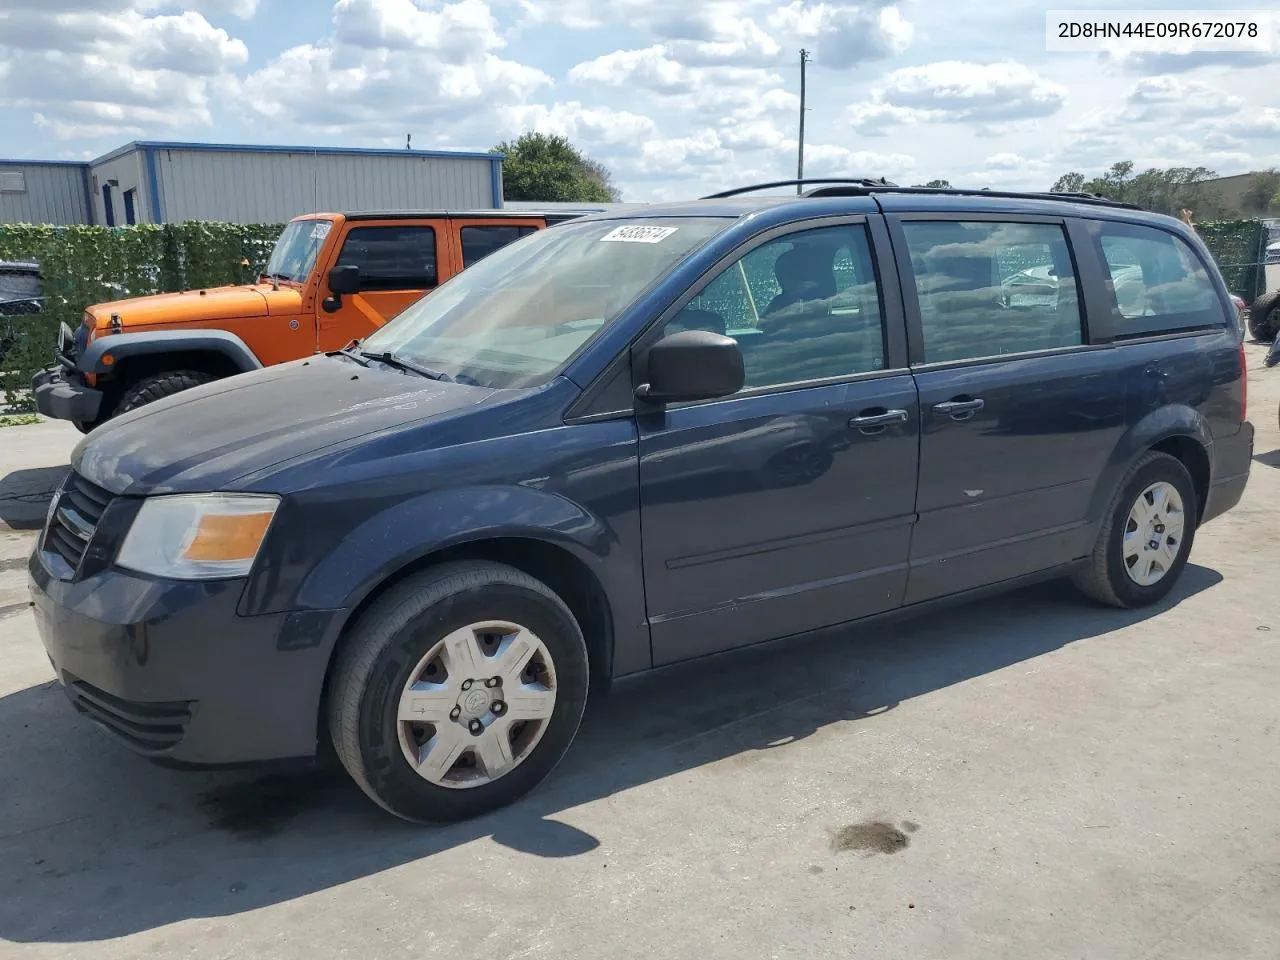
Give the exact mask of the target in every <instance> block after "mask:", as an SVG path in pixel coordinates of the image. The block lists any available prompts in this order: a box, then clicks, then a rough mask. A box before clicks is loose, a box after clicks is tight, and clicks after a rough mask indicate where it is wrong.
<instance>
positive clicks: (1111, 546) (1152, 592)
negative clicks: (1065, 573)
mask: <svg viewBox="0 0 1280 960" xmlns="http://www.w3.org/2000/svg"><path fill="white" fill-rule="evenodd" d="M1199 515H1200V512H1199V506H1198V502H1197V500H1196V490H1195V484H1193V483H1192V481H1191V474H1190V473H1188V472H1187V468H1186V467H1185V466H1184V465H1183V464H1182V461H1181V460H1178V459H1177V458H1176V457H1171V456H1169V455H1168V454H1167V453H1157V452H1154V451H1153V452H1151V453H1148V454H1147V455H1146V456H1145V457H1143V458H1142V459H1141V460H1140V461H1138V463H1137V464H1136V465H1135V466H1134V468H1133V469H1132V470H1131V471H1130V472H1129V476H1128V477H1127V478H1126V479H1125V482H1124V483H1123V484H1121V486H1120V490H1119V491H1118V492H1117V493H1116V496H1115V498H1114V499H1113V500H1112V502H1111V508H1110V510H1109V511H1108V513H1107V516H1106V519H1105V520H1104V521H1103V523H1102V527H1101V529H1100V530H1099V531H1098V540H1097V543H1096V544H1095V546H1094V549H1093V556H1092V557H1091V558H1090V561H1089V564H1088V566H1086V567H1084V568H1083V569H1082V570H1080V571H1079V572H1078V573H1077V574H1076V575H1075V577H1074V581H1075V584H1076V586H1077V587H1078V588H1079V589H1080V590H1081V592H1083V593H1084V594H1085V595H1086V596H1088V597H1091V598H1092V599H1094V600H1097V601H1099V602H1101V603H1106V604H1110V605H1112V606H1116V607H1145V606H1148V605H1150V604H1153V603H1156V602H1158V601H1160V600H1162V599H1163V598H1164V597H1165V595H1166V594H1168V593H1169V591H1170V590H1172V589H1173V587H1174V584H1176V583H1177V581H1178V577H1179V576H1181V574H1182V570H1183V568H1184V567H1185V566H1186V564H1187V557H1188V555H1189V554H1190V553H1191V544H1192V542H1193V541H1194V540H1195V535H1196V522H1197V518H1198V517H1199Z"/></svg>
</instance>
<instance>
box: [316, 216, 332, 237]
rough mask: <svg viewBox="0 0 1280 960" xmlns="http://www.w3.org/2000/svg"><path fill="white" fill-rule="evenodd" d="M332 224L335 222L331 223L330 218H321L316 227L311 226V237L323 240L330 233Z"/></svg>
mask: <svg viewBox="0 0 1280 960" xmlns="http://www.w3.org/2000/svg"><path fill="white" fill-rule="evenodd" d="M332 226H333V224H331V223H330V222H329V221H328V220H321V221H320V222H319V223H317V224H316V225H315V226H314V227H312V228H311V239H312V240H323V239H324V238H325V237H327V236H328V235H329V228H330V227H332Z"/></svg>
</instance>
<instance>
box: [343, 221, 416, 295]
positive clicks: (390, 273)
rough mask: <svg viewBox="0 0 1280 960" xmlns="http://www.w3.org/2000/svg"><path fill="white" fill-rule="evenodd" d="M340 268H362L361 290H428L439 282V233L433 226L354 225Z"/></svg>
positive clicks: (345, 246) (345, 245) (349, 234)
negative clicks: (437, 241) (437, 255)
mask: <svg viewBox="0 0 1280 960" xmlns="http://www.w3.org/2000/svg"><path fill="white" fill-rule="evenodd" d="M337 266H339V267H359V268H360V289H361V290H425V289H429V288H431V287H434V286H435V285H436V283H437V282H438V281H437V277H438V276H439V273H438V271H437V268H436V232H435V230H434V229H432V228H431V227H353V228H352V229H351V231H350V232H349V233H348V234H347V239H346V241H345V242H344V243H343V245H342V253H340V254H339V255H338V263H337Z"/></svg>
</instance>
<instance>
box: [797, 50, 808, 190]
mask: <svg viewBox="0 0 1280 960" xmlns="http://www.w3.org/2000/svg"><path fill="white" fill-rule="evenodd" d="M808 62H809V51H808V50H804V49H801V51H800V141H799V143H800V149H799V153H798V155H797V156H796V179H797V180H803V179H804V65H805V64H806V63H808ZM803 189H804V186H803V184H799V183H797V184H796V196H799V195H800V193H801V192H802V191H803Z"/></svg>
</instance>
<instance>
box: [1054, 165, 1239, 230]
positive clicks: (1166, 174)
mask: <svg viewBox="0 0 1280 960" xmlns="http://www.w3.org/2000/svg"><path fill="white" fill-rule="evenodd" d="M1215 176H1217V174H1215V173H1214V172H1213V171H1212V170H1210V169H1208V168H1207V167H1169V168H1168V169H1165V170H1161V169H1158V168H1156V167H1150V168H1148V169H1146V170H1143V171H1142V172H1141V173H1136V174H1135V173H1134V164H1133V161H1132V160H1122V161H1120V162H1119V163H1113V164H1112V165H1111V166H1110V167H1109V168H1108V169H1107V171H1106V172H1105V173H1103V174H1101V175H1100V176H1096V177H1093V178H1090V179H1086V178H1085V175H1084V174H1081V173H1075V172H1072V173H1066V174H1063V175H1062V176H1061V177H1059V178H1058V179H1057V180H1056V181H1055V182H1054V184H1053V186H1052V187H1051V188H1050V189H1051V190H1052V191H1053V192H1055V193H1093V194H1097V195H1098V196H1100V197H1106V198H1107V199H1108V200H1118V201H1121V202H1122V203H1133V204H1136V205H1137V206H1139V207H1142V208H1143V209H1144V210H1151V211H1154V212H1156V213H1166V214H1169V215H1170V216H1177V215H1178V212H1179V211H1180V210H1182V209H1184V208H1185V209H1189V210H1192V211H1194V212H1195V213H1196V215H1197V216H1198V217H1199V218H1201V219H1206V218H1209V217H1212V216H1214V215H1215V214H1216V213H1218V212H1219V211H1220V209H1221V202H1220V201H1219V199H1218V197H1217V196H1216V195H1215V194H1213V193H1212V192H1211V191H1210V189H1209V187H1208V185H1207V181H1209V180H1212V179H1213V178H1214V177H1215Z"/></svg>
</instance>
